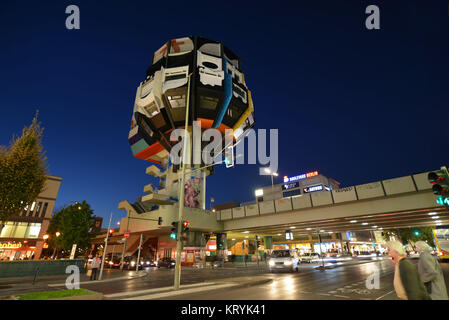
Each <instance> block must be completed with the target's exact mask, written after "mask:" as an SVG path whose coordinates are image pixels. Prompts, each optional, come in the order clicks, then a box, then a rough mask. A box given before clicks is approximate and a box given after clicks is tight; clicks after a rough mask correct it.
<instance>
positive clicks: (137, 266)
mask: <svg viewBox="0 0 449 320" xmlns="http://www.w3.org/2000/svg"><path fill="white" fill-rule="evenodd" d="M142 237H143V234H142V233H141V234H140V242H139V253H138V254H137V261H136V273H138V272H139V262H140V250H142ZM142 267H143V266H142Z"/></svg>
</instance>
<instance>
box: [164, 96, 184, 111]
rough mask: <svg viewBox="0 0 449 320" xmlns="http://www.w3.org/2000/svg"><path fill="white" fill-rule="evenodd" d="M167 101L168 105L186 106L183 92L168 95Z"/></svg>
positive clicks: (173, 106)
mask: <svg viewBox="0 0 449 320" xmlns="http://www.w3.org/2000/svg"><path fill="white" fill-rule="evenodd" d="M168 101H169V102H170V106H171V107H172V108H184V107H185V106H186V96H185V95H184V94H183V95H177V96H168Z"/></svg>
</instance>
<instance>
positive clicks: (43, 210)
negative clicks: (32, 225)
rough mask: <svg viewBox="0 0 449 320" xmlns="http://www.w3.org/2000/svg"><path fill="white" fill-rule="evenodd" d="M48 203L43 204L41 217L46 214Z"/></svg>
mask: <svg viewBox="0 0 449 320" xmlns="http://www.w3.org/2000/svg"><path fill="white" fill-rule="evenodd" d="M47 207H48V202H45V204H44V208H43V209H42V214H41V217H42V218H43V217H45V213H47Z"/></svg>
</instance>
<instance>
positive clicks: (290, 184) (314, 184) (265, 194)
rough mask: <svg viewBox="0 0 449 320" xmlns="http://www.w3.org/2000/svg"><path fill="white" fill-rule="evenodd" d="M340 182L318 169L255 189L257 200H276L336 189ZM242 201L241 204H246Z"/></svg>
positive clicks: (285, 177) (286, 177)
mask: <svg viewBox="0 0 449 320" xmlns="http://www.w3.org/2000/svg"><path fill="white" fill-rule="evenodd" d="M339 185H340V183H339V182H337V181H336V180H334V179H332V178H328V177H326V176H323V175H322V174H319V173H318V171H313V172H308V173H303V174H299V175H296V176H292V177H288V176H284V177H283V182H282V183H278V184H274V185H269V186H266V187H263V188H260V189H257V190H255V196H256V199H257V201H259V202H260V201H266V200H277V199H282V198H286V197H292V196H296V195H300V194H305V193H310V192H316V191H323V190H327V191H330V190H333V189H338V188H339ZM246 204H247V203H244V204H243V205H246Z"/></svg>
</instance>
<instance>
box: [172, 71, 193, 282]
mask: <svg viewBox="0 0 449 320" xmlns="http://www.w3.org/2000/svg"><path fill="white" fill-rule="evenodd" d="M191 75H192V74H189V79H188V85H187V106H186V121H185V126H184V147H183V149H182V174H181V183H180V188H181V190H180V196H179V214H178V233H177V238H176V265H175V284H174V289H175V290H179V286H180V284H181V246H182V241H181V232H182V219H183V215H184V192H185V177H186V162H187V161H186V156H187V138H188V131H187V129H188V126H189V105H190V76H191Z"/></svg>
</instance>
